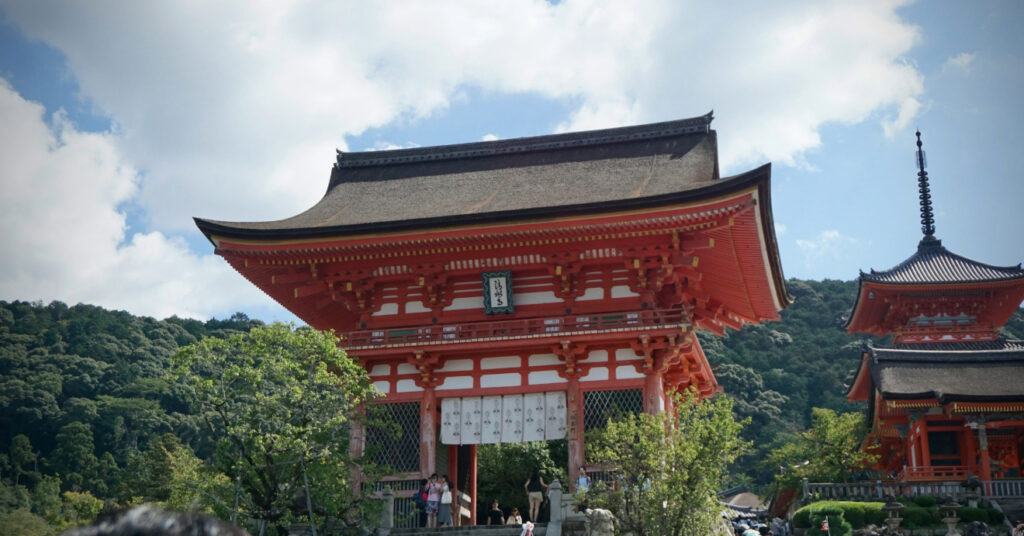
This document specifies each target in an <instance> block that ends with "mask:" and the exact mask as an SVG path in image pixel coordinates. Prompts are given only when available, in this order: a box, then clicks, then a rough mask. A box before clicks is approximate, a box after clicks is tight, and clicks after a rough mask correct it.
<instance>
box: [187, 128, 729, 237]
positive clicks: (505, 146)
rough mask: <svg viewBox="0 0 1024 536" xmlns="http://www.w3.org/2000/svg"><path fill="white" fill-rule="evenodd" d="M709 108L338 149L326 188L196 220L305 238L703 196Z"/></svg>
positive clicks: (709, 158) (248, 232)
mask: <svg viewBox="0 0 1024 536" xmlns="http://www.w3.org/2000/svg"><path fill="white" fill-rule="evenodd" d="M711 120H712V114H710V113H708V114H707V115H703V116H700V117H694V118H690V119H682V120H677V121H668V122H662V123H653V124H649V125H639V126H631V127H621V128H611V129H604V130H593V131H588V132H575V133H568V134H553V135H547V136H536V137H530V138H517V139H510V140H499V141H488V142H476V143H466V144H459V145H447V146H439V147H426V148H414V149H398V150H390V151H370V152H363V153H343V152H339V153H338V157H337V161H336V162H335V164H334V168H333V170H332V173H331V181H330V184H329V186H328V189H327V192H326V194H325V195H324V197H323V198H322V199H321V200H320V201H319V202H318V203H317V204H315V205H314V206H313V207H311V208H310V209H308V210H306V211H305V212H302V213H300V214H298V215H296V216H293V217H290V218H285V219H282V220H277V221H267V222H226V221H216V220H209V219H202V218H196V223H197V225H198V226H199V227H200V229H201V230H202V231H203V232H204V233H205V234H206V235H207V237H210V235H211V234H216V235H219V236H231V237H236V238H246V237H251V238H311V237H320V236H343V235H349V234H359V233H361V232H366V231H371V230H372V231H373V232H382V231H400V230H408V229H415V228H423V227H433V226H437V225H444V226H449V225H460V224H475V223H489V222H500V221H508V220H516V219H523V218H530V217H545V216H566V215H580V214H588V213H598V212H602V211H607V210H615V209H626V210H628V209H629V208H631V207H636V208H644V207H646V206H650V205H652V204H655V205H657V204H663V203H666V202H685V201H686V200H687V199H691V198H692V199H706V198H708V196H714V195H715V192H716V191H717V190H723V191H725V190H728V189H733V188H735V186H736V184H735V183H736V182H737V181H729V180H721V179H720V178H719V174H718V158H717V153H718V148H717V141H716V135H715V132H714V131H713V130H711V129H710V124H711Z"/></svg>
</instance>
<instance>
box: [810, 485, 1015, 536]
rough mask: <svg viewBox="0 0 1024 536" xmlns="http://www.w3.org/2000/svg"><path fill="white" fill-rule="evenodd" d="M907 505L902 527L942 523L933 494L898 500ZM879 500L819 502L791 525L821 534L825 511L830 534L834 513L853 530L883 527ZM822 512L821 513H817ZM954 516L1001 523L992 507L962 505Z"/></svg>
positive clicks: (999, 514)
mask: <svg viewBox="0 0 1024 536" xmlns="http://www.w3.org/2000/svg"><path fill="white" fill-rule="evenodd" d="M900 502H903V504H904V505H906V508H905V509H904V510H903V511H902V512H900V517H902V518H903V524H902V527H903V528H906V529H916V528H922V527H932V526H936V525H941V524H942V518H943V517H945V513H944V512H943V511H942V509H940V508H939V507H938V506H936V504H937V501H936V500H935V498H934V497H931V496H928V495H922V496H918V497H915V498H914V500H913V502H910V501H906V500H901V501H900ZM883 506H885V503H881V502H857V501H819V502H816V503H811V504H808V505H807V506H804V507H803V508H800V509H799V510H797V511H796V512H794V514H793V527H795V528H798V529H808V531H807V534H808V536H820V534H821V529H820V526H821V518H823V517H824V516H825V515H826V514H827V515H828V516H829V520H830V526H831V527H832V536H837V533H836V527H839V524H837V523H835V521H834V519H833V516H841V517H842V519H843V520H844V522H846V523H848V524H849V525H850V526H851V527H852V528H854V529H860V528H864V527H865V526H867V525H876V526H882V525H883V524H884V523H885V518H887V517H889V516H888V514H887V513H886V512H885V510H882V507H883ZM818 514H821V515H818ZM957 515H958V516H959V517H960V521H961V522H962V523H970V522H972V521H981V522H983V523H986V524H988V525H990V526H991V525H996V524H999V523H1002V522H1003V517H1004V516H1003V513H1002V512H1000V511H998V510H996V509H994V508H970V507H967V506H965V507H963V508H961V509H960V510H959V511H958V512H957Z"/></svg>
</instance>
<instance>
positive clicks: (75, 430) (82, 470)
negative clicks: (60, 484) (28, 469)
mask: <svg viewBox="0 0 1024 536" xmlns="http://www.w3.org/2000/svg"><path fill="white" fill-rule="evenodd" d="M94 450H95V449H94V446H93V440H92V429H91V428H89V426H88V425H86V424H84V423H80V422H73V423H70V424H65V425H64V426H62V427H61V428H60V431H59V432H57V448H56V449H55V450H54V451H53V455H52V457H51V458H50V460H49V462H50V465H52V466H53V468H54V470H55V471H56V472H57V473H58V474H60V475H61V477H62V479H63V480H64V482H65V484H71V485H74V486H83V485H86V484H87V483H88V481H89V480H90V479H92V478H93V477H94V476H95V475H96V468H97V467H98V466H99V460H98V459H97V458H96V454H95V452H94Z"/></svg>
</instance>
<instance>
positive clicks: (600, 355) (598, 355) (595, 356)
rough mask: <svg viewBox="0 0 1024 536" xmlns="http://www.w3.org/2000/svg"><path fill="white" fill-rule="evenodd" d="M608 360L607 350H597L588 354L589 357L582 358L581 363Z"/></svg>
mask: <svg viewBox="0 0 1024 536" xmlns="http://www.w3.org/2000/svg"><path fill="white" fill-rule="evenodd" d="M605 361H608V351H607V350H595V351H593V352H590V353H589V354H587V357H585V358H583V359H581V360H580V363H603V362H605Z"/></svg>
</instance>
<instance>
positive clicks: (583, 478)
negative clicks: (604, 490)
mask: <svg viewBox="0 0 1024 536" xmlns="http://www.w3.org/2000/svg"><path fill="white" fill-rule="evenodd" d="M589 489H590V477H589V476H588V475H587V470H586V469H584V468H582V467H580V476H578V477H576V491H578V492H581V493H586V492H587V490H589Z"/></svg>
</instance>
